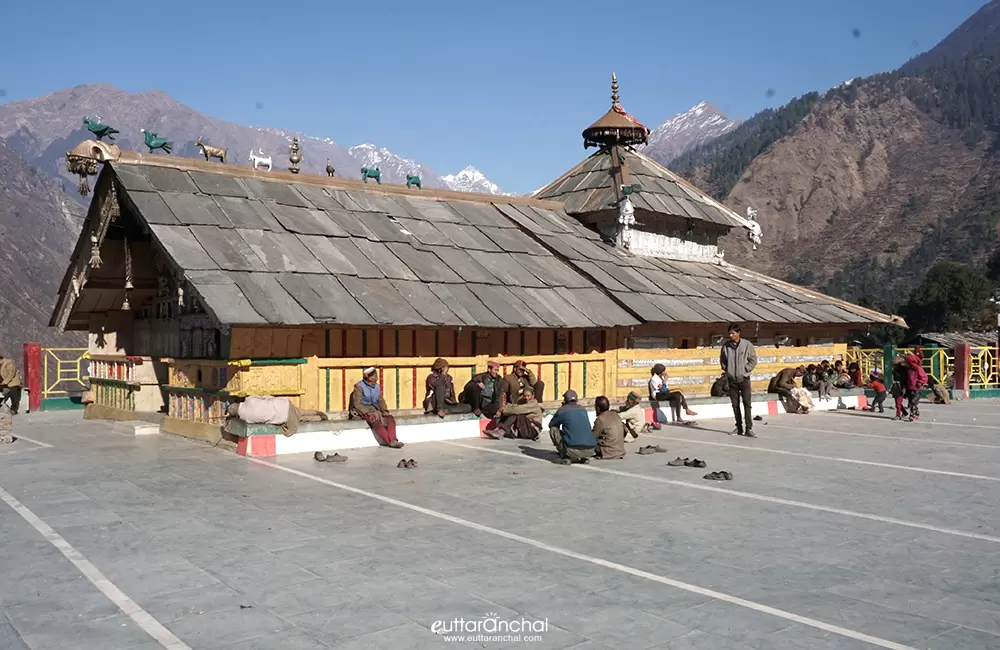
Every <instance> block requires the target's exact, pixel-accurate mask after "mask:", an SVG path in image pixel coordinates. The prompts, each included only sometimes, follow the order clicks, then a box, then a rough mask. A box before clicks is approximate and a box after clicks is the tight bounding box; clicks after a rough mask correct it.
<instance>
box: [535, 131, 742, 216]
mask: <svg viewBox="0 0 1000 650" xmlns="http://www.w3.org/2000/svg"><path fill="white" fill-rule="evenodd" d="M623 150H624V151H625V153H624V156H625V170H626V173H627V175H628V177H629V178H628V181H627V182H628V183H630V184H631V183H635V184H638V185H639V187H640V191H639V192H636V193H634V194H632V195H631V196H629V199H630V200H631V201H632V205H633V207H635V209H636V210H648V211H650V212H655V213H658V214H667V215H672V216H676V217H680V218H682V219H695V220H698V221H703V222H706V223H711V224H716V225H718V226H720V227H723V228H727V229H728V228H733V227H738V226H741V225H742V223H741V222H740V221H738V220H737V218H736V217H735V215H734V213H733V212H732V210H730V209H729V208H727V207H725V206H724V205H722V204H721V203H719V202H718V201H715V200H714V199H712V198H711V197H709V196H708V195H706V194H704V193H703V192H701V191H699V190H698V189H697V188H695V187H694V186H692V185H690V184H689V183H687V182H686V181H685V180H684V179H682V178H681V177H679V176H677V175H676V174H674V173H673V172H671V171H670V170H669V169H667V168H666V167H663V166H662V165H660V164H659V163H657V162H655V161H654V160H652V159H651V158H648V157H647V156H645V155H643V154H642V153H639V152H638V151H635V150H633V149H630V148H623ZM611 163H612V160H611V156H610V154H608V152H607V150H604V149H602V150H600V151H598V152H597V153H595V154H593V155H592V156H590V157H589V158H587V159H586V160H584V161H583V162H581V163H580V164H579V165H577V166H576V167H574V168H573V169H571V170H569V171H568V172H566V173H565V174H563V175H562V177H560V178H559V179H557V180H556V181H555V182H553V183H550V184H549V185H547V186H546V187H543V188H542V189H541V190H539V191H538V192H537V193H536V194H535V195H534V198H536V199H550V200H555V201H559V202H561V203H562V204H563V205H564V206H565V209H566V212H568V213H569V214H584V213H587V212H599V211H601V210H608V209H611V207H612V206H611V205H610V204H611V203H612V202H614V200H615V191H614V183H613V180H612V176H611Z"/></svg>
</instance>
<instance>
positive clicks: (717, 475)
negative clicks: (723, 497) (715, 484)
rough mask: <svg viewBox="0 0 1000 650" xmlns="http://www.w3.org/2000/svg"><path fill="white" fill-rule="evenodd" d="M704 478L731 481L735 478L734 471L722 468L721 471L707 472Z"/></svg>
mask: <svg viewBox="0 0 1000 650" xmlns="http://www.w3.org/2000/svg"><path fill="white" fill-rule="evenodd" d="M702 478H706V479H708V480H709V481H731V480H733V473H732V472H727V471H726V470H722V471H721V472H709V473H708V474H705V476H703V477H702Z"/></svg>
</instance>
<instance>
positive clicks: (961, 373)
mask: <svg viewBox="0 0 1000 650" xmlns="http://www.w3.org/2000/svg"><path fill="white" fill-rule="evenodd" d="M971 365H972V346H971V345H969V344H968V343H959V344H958V345H956V346H955V388H954V390H953V391H952V396H953V397H954V398H955V399H968V398H969V381H970V375H971V370H972V368H971Z"/></svg>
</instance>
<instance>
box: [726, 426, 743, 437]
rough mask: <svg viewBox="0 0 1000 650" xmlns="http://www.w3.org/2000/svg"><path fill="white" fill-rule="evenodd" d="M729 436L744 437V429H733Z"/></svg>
mask: <svg viewBox="0 0 1000 650" xmlns="http://www.w3.org/2000/svg"><path fill="white" fill-rule="evenodd" d="M729 435H731V436H742V435H743V429H740V428H739V427H737V428H735V429H733V430H732V431H730V432H729Z"/></svg>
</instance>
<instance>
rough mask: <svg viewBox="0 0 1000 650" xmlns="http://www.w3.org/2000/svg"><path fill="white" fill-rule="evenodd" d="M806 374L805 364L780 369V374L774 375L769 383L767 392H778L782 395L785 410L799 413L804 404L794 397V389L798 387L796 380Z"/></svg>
mask: <svg viewBox="0 0 1000 650" xmlns="http://www.w3.org/2000/svg"><path fill="white" fill-rule="evenodd" d="M805 374H806V369H805V367H804V366H799V367H798V368H784V369H782V370H779V371H778V374H776V375H775V376H774V377H772V378H771V381H770V383H769V384H768V387H767V392H769V393H774V394H777V395H778V396H779V397H781V401H782V403H783V404H784V406H785V410H786V411H787V412H789V413H798V412H799V411H801V410H802V405H801V404H799V401H798V400H797V399H795V398H794V397H792V389H793V388H797V386H796V385H795V380H796V379H798V378H799V377H802V376H803V375H805Z"/></svg>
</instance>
